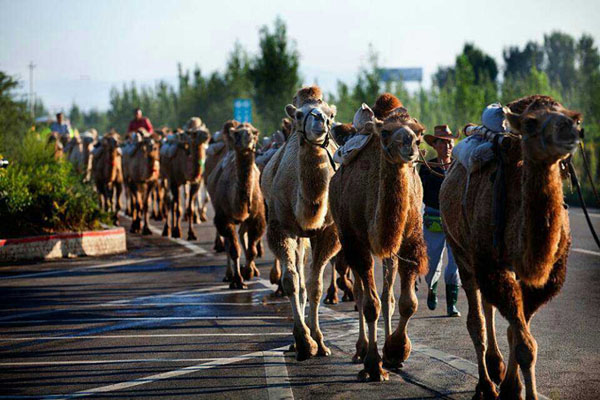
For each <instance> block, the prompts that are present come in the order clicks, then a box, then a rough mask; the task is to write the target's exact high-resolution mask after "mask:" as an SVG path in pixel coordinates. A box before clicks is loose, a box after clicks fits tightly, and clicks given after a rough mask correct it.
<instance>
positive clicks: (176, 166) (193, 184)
mask: <svg viewBox="0 0 600 400" xmlns="http://www.w3.org/2000/svg"><path fill="white" fill-rule="evenodd" d="M209 140H210V132H209V131H208V128H207V127H206V125H204V124H203V123H202V121H201V120H200V118H198V117H193V118H191V119H190V120H189V122H188V127H187V132H186V133H182V134H177V135H176V137H175V138H174V139H171V141H172V142H171V143H167V144H164V145H163V147H162V149H161V163H160V172H161V176H162V177H163V178H165V179H166V180H167V186H168V187H169V189H170V192H171V197H172V198H171V199H169V201H167V208H168V212H167V218H165V226H164V229H163V233H162V235H163V236H169V235H171V236H172V237H174V238H178V237H180V236H181V229H180V224H181V222H180V221H181V204H180V191H179V188H180V187H181V186H183V185H185V184H186V183H189V184H190V189H189V193H188V199H187V200H188V201H187V211H186V218H188V222H189V227H188V237H187V239H188V240H196V234H195V232H194V228H193V223H194V221H195V218H194V217H195V207H194V205H195V202H196V195H197V194H198V189H199V188H200V184H201V181H202V169H203V166H204V162H205V160H206V153H205V147H204V144H205V143H206V142H208V141H209ZM184 200H185V199H184ZM184 203H185V201H184ZM169 216H170V217H171V218H170V220H169ZM171 226H172V230H171Z"/></svg>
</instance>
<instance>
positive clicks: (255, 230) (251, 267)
mask: <svg viewBox="0 0 600 400" xmlns="http://www.w3.org/2000/svg"><path fill="white" fill-rule="evenodd" d="M245 225H246V235H245V236H247V239H248V242H247V245H246V247H245V249H244V250H245V252H246V267H245V268H244V270H245V271H246V274H247V275H248V276H249V278H248V279H252V278H254V277H255V276H257V277H258V276H260V271H259V270H258V268H256V264H255V263H254V260H255V259H256V257H257V255H258V248H257V247H258V243H260V239H261V238H262V236H263V235H264V233H265V221H264V219H261V218H257V219H253V220H247V221H246V223H245ZM245 242H246V241H244V244H246V243H245ZM244 278H245V277H244Z"/></svg>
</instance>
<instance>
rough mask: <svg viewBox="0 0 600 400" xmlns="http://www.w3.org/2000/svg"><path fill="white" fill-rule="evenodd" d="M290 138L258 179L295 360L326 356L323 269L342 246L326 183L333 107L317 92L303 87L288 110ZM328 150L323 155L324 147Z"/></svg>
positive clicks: (329, 175)
mask: <svg viewBox="0 0 600 400" xmlns="http://www.w3.org/2000/svg"><path fill="white" fill-rule="evenodd" d="M286 112H287V115H288V116H289V117H290V118H292V121H293V127H294V130H293V133H292V134H291V136H290V137H289V139H288V140H287V142H286V143H285V144H284V146H283V147H282V148H281V149H280V150H279V151H278V152H277V153H276V154H275V155H274V156H273V158H271V160H270V161H269V163H268V164H267V165H266V166H265V169H264V170H263V174H262V176H261V187H262V189H263V193H264V195H265V198H266V201H267V208H268V227H267V240H268V243H269V247H270V248H271V250H272V251H273V253H274V254H275V257H277V259H278V260H279V262H281V266H282V269H283V276H282V284H283V290H284V292H285V294H286V295H287V296H289V298H290V302H291V305H292V312H293V315H294V330H293V332H294V338H295V342H296V359H297V360H305V359H307V358H309V357H311V356H315V355H317V354H319V355H323V356H326V355H329V354H331V351H330V350H329V349H328V348H327V347H326V346H325V343H324V342H323V334H322V333H321V329H320V327H319V318H318V315H319V314H318V312H319V302H320V300H321V295H322V292H323V269H324V268H325V265H327V262H328V261H329V260H330V259H331V257H332V256H334V255H335V254H336V253H337V252H338V250H339V248H340V244H339V241H338V238H337V232H336V228H335V225H334V224H333V218H332V217H331V213H330V212H329V207H328V193H329V180H330V179H331V176H333V172H334V170H333V168H332V166H331V165H330V161H329V157H328V155H327V152H330V154H333V152H334V151H335V149H336V146H335V144H334V143H333V142H332V141H330V140H329V137H330V134H331V125H332V123H333V118H334V116H335V112H336V110H335V106H331V107H330V106H329V105H328V104H327V103H325V102H324V101H323V100H322V95H321V91H320V89H319V88H318V87H314V86H313V87H309V88H303V89H300V90H299V91H298V93H297V94H296V96H295V97H294V101H293V104H289V105H287V106H286ZM324 147H327V150H326V149H325V148H324ZM308 240H310V245H311V248H312V264H311V266H310V279H309V282H308V301H309V303H310V312H309V320H308V325H307V324H306V323H305V321H304V308H305V305H306V299H307V297H306V295H307V294H306V289H305V287H306V286H305V278H304V258H305V257H304V252H305V249H306V247H307V244H308Z"/></svg>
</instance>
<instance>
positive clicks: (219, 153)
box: [202, 120, 239, 253]
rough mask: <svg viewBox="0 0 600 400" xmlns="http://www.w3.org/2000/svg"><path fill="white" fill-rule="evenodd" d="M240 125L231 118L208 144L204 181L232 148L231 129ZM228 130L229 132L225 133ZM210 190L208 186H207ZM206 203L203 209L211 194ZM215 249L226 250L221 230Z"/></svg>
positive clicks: (203, 206)
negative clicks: (229, 134)
mask: <svg viewBox="0 0 600 400" xmlns="http://www.w3.org/2000/svg"><path fill="white" fill-rule="evenodd" d="M238 125H239V122H237V121H235V120H229V121H227V122H225V124H223V128H222V129H221V131H220V132H217V133H216V134H215V135H214V136H213V140H212V143H211V144H210V145H209V146H208V150H207V151H206V162H205V164H204V179H203V181H204V182H208V177H209V176H210V174H211V173H212V172H213V170H214V169H215V168H216V167H217V166H218V165H219V163H220V162H221V160H222V159H223V157H225V155H226V154H227V153H228V152H229V151H230V150H231V149H232V147H231V145H230V142H229V137H228V133H229V129H230V128H232V127H233V128H235V127H236V126H238ZM225 132H227V134H225ZM207 192H208V188H207ZM205 201H206V202H205V203H204V204H203V205H202V209H205V208H206V205H207V203H208V201H210V195H207V196H206V197H205ZM213 249H214V250H215V251H216V252H217V253H220V252H223V251H225V243H224V241H223V238H222V237H221V236H220V235H219V232H217V233H216V234H215V244H214V246H213Z"/></svg>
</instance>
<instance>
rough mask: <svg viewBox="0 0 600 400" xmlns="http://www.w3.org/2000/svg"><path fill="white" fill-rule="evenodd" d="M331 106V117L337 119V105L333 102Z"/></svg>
mask: <svg viewBox="0 0 600 400" xmlns="http://www.w3.org/2000/svg"><path fill="white" fill-rule="evenodd" d="M329 108H331V119H335V116H336V115H337V107H336V106H335V104H332V105H331V107H329Z"/></svg>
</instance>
